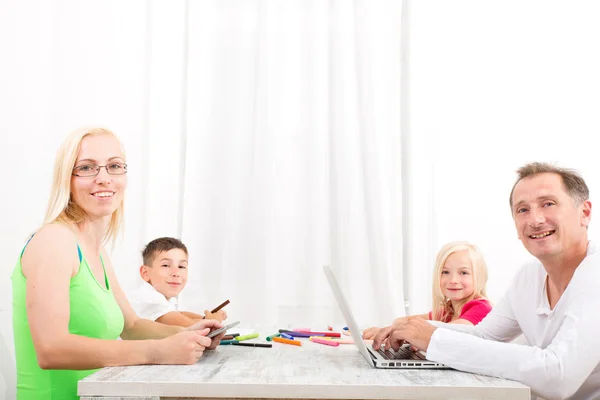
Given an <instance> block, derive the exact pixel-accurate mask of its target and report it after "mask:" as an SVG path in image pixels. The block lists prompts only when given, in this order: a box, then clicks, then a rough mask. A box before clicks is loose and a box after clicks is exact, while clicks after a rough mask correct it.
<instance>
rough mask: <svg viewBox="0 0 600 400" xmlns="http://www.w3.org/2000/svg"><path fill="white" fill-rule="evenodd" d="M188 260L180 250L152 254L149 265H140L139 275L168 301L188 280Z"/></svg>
mask: <svg viewBox="0 0 600 400" xmlns="http://www.w3.org/2000/svg"><path fill="white" fill-rule="evenodd" d="M187 268H188V258H187V254H186V253H185V251H183V250H182V249H171V250H169V251H163V252H158V253H155V254H154V257H153V260H152V264H151V265H149V266H148V265H142V267H141V268H140V274H141V276H142V278H143V279H144V280H145V281H146V282H148V283H149V284H151V285H152V286H153V287H154V288H155V289H156V290H157V291H158V292H159V293H161V294H162V295H163V296H165V297H166V298H167V300H168V299H170V298H172V297H176V296H177V295H178V294H179V293H180V292H181V291H182V290H183V288H184V287H185V284H186V282H187V278H188V269H187Z"/></svg>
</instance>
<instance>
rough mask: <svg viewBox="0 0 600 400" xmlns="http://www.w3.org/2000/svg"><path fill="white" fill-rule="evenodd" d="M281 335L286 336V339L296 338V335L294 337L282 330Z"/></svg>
mask: <svg viewBox="0 0 600 400" xmlns="http://www.w3.org/2000/svg"><path fill="white" fill-rule="evenodd" d="M280 335H281V337H282V338H284V339H289V340H294V337H293V336H291V335H288V334H287V333H285V332H282V333H280Z"/></svg>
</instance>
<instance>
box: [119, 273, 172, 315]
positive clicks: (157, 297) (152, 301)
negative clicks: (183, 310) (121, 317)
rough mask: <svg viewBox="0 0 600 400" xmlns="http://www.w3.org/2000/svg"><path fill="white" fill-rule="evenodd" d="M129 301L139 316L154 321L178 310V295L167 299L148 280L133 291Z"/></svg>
mask: <svg viewBox="0 0 600 400" xmlns="http://www.w3.org/2000/svg"><path fill="white" fill-rule="evenodd" d="M129 303H130V304H131V306H132V307H133V309H134V310H135V313H136V314H137V315H138V317H140V318H145V319H149V320H152V321H156V320H157V319H158V318H160V317H162V316H163V315H165V314H167V313H169V312H171V311H178V304H177V303H178V301H177V297H172V298H171V299H170V300H167V298H166V297H165V296H164V295H163V294H162V293H159V292H158V291H157V290H156V289H155V288H154V286H152V285H151V284H149V283H148V282H144V283H143V284H142V286H140V287H139V288H137V289H136V290H134V291H133V292H132V293H131V295H130V296H129Z"/></svg>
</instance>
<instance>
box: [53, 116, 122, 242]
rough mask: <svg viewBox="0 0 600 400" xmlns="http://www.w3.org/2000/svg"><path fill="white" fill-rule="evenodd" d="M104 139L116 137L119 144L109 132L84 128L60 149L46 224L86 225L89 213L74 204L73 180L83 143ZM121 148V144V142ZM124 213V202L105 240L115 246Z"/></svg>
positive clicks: (115, 213) (78, 130)
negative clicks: (92, 139) (82, 223)
mask: <svg viewBox="0 0 600 400" xmlns="http://www.w3.org/2000/svg"><path fill="white" fill-rule="evenodd" d="M103 135H106V136H112V137H114V138H115V139H117V141H119V138H118V137H117V136H116V135H115V134H114V133H112V132H111V131H110V130H108V129H106V128H99V127H84V128H79V129H77V130H75V131H73V132H71V134H70V135H69V136H68V137H67V138H66V139H65V141H64V142H63V143H62V145H61V146H60V148H59V149H58V153H57V154H56V160H55V162H54V175H53V178H52V190H51V192H50V198H49V199H48V207H47V209H46V217H45V218H44V224H50V223H53V222H59V223H64V224H79V223H81V222H83V221H85V219H86V213H85V211H84V210H83V209H82V208H81V207H79V205H78V204H77V203H75V202H74V201H73V197H72V195H71V176H72V173H73V168H74V167H75V162H76V161H77V156H78V154H79V151H80V149H81V142H82V141H83V139H85V138H86V137H87V136H103ZM119 144H121V142H120V141H119ZM121 153H122V156H123V158H124V157H125V152H124V151H123V146H122V145H121ZM123 210H124V201H122V202H121V204H120V205H119V207H118V208H117V209H116V210H115V211H114V212H113V214H112V216H111V219H110V224H109V226H108V229H107V230H106V234H105V236H104V240H105V241H113V242H114V240H115V239H116V238H117V236H118V234H119V232H120V231H121V229H122V226H123Z"/></svg>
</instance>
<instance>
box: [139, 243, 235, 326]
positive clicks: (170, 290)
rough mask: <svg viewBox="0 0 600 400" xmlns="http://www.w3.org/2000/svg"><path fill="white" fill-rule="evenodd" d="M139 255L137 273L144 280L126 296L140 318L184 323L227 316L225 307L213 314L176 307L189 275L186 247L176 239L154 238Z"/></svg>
mask: <svg viewBox="0 0 600 400" xmlns="http://www.w3.org/2000/svg"><path fill="white" fill-rule="evenodd" d="M142 258H143V262H144V264H143V265H142V266H141V267H140V276H141V277H142V279H143V280H144V284H143V285H142V286H141V287H140V288H138V289H137V290H135V291H134V292H133V293H132V294H131V296H130V297H129V301H130V303H131V306H132V307H133V308H134V310H135V312H136V313H137V315H138V316H139V317H140V318H146V319H149V320H152V321H156V322H160V323H163V324H166V325H177V326H184V327H187V326H192V325H193V324H195V323H196V322H198V321H199V320H201V319H204V318H206V319H216V320H218V321H223V320H225V319H226V318H227V314H226V313H225V311H224V310H220V311H217V312H216V313H214V314H212V313H210V312H209V311H208V310H205V311H204V315H200V314H196V313H193V312H189V311H179V310H178V305H177V296H178V295H179V293H181V291H182V290H183V288H184V287H185V284H186V283H187V277H188V251H187V247H185V245H184V244H183V243H182V242H181V241H180V240H179V239H175V238H171V237H162V238H158V239H154V240H153V241H151V242H150V243H148V244H147V245H146V247H145V248H144V250H143V251H142Z"/></svg>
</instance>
